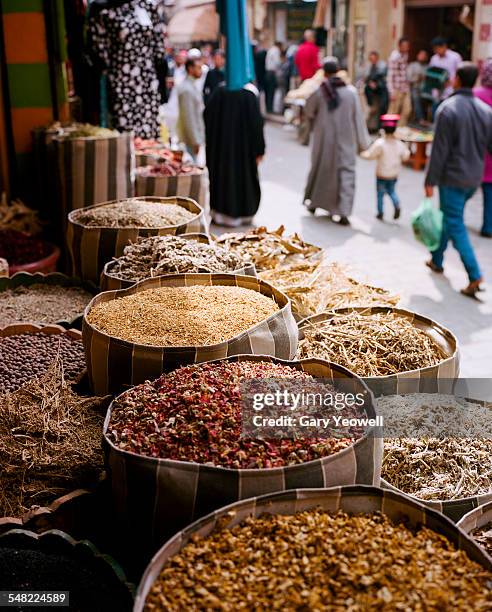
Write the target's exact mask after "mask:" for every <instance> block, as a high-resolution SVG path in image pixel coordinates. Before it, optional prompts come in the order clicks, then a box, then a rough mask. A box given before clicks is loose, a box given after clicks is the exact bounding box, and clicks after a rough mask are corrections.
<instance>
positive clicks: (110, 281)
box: [100, 234, 256, 291]
mask: <svg viewBox="0 0 492 612" xmlns="http://www.w3.org/2000/svg"><path fill="white" fill-rule="evenodd" d="M180 237H181V238H186V240H196V241H197V242H200V243H202V244H211V243H212V240H211V239H210V236H207V235H206V234H183V235H182V236H180ZM111 264H112V262H111V261H108V263H107V264H105V266H104V268H103V271H102V273H101V282H100V285H101V291H115V290H118V289H127V288H128V287H131V286H132V285H134V284H135V283H134V282H133V281H129V280H123V279H121V278H117V277H116V276H114V274H111ZM231 273H232V274H245V275H246V276H256V268H255V265H254V264H251V263H245V264H244V266H242V267H241V268H238V269H237V270H233V271H231ZM159 276H166V275H165V274H161V275H159ZM153 278H155V277H153Z"/></svg>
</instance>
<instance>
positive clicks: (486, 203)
mask: <svg viewBox="0 0 492 612" xmlns="http://www.w3.org/2000/svg"><path fill="white" fill-rule="evenodd" d="M473 93H474V94H475V95H476V96H477V98H479V99H480V100H482V102H485V104H488V105H489V106H492V58H491V57H489V58H488V59H487V60H485V62H484V63H483V66H482V73H481V75H480V87H475V89H474V90H473ZM482 192H483V225H482V231H481V234H482V236H484V238H492V155H490V153H487V156H486V158H485V171H484V173H483V179H482Z"/></svg>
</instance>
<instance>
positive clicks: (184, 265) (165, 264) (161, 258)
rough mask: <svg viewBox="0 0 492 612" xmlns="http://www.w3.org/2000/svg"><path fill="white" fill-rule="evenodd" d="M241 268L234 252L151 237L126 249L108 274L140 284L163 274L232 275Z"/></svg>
mask: <svg viewBox="0 0 492 612" xmlns="http://www.w3.org/2000/svg"><path fill="white" fill-rule="evenodd" d="M241 265H242V263H241V259H240V258H239V257H238V256H237V255H236V254H235V253H232V252H230V251H227V250H226V249H224V248H222V247H220V246H218V245H215V244H207V243H202V242H198V241H197V240H191V239H190V240H188V239H186V238H181V237H180V236H150V237H148V238H139V239H138V240H137V242H135V243H134V244H129V245H128V246H126V247H125V249H124V251H123V255H122V256H121V257H118V258H117V259H115V260H114V261H112V262H111V263H110V264H109V265H108V267H107V270H106V271H107V274H109V275H110V276H113V277H114V278H119V279H122V280H126V281H134V282H137V281H140V280H144V279H145V278H152V277H155V276H162V275H163V274H177V273H185V272H233V271H234V270H238V269H239V268H240V267H241Z"/></svg>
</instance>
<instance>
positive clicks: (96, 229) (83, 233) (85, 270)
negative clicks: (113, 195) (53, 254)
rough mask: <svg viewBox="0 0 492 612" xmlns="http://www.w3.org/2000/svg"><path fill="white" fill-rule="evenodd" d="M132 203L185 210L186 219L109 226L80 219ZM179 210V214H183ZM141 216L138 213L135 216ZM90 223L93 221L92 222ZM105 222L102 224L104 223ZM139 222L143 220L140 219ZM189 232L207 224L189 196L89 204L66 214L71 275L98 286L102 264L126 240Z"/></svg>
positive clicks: (117, 254) (119, 252)
mask: <svg viewBox="0 0 492 612" xmlns="http://www.w3.org/2000/svg"><path fill="white" fill-rule="evenodd" d="M127 202H130V203H132V205H133V203H135V206H143V207H145V205H146V204H150V205H151V206H152V205H154V204H162V205H163V206H164V205H166V206H167V205H169V206H171V207H173V210H177V208H176V207H179V208H180V209H182V212H183V211H184V213H186V218H184V216H183V219H181V220H180V221H178V222H173V223H169V222H166V223H164V222H161V223H160V224H159V222H158V221H156V222H155V223H149V222H146V224H147V225H146V226H145V225H142V224H141V223H140V224H139V223H132V224H130V225H125V224H123V223H122V222H121V221H115V222H114V223H112V224H111V225H109V224H108V222H107V221H102V222H101V224H100V225H97V224H96V223H98V222H97V221H94V222H92V221H91V222H90V223H91V224H89V222H87V221H83V219H84V218H86V217H89V216H90V215H91V214H94V215H97V214H100V213H101V211H104V210H105V209H106V207H113V206H117V205H118V204H126V203H127ZM184 213H183V215H184ZM136 217H137V218H138V217H140V218H141V217H142V215H140V214H139V215H137V216H136ZM92 223H94V224H92ZM104 223H105V224H104ZM142 223H143V222H142ZM193 232H203V233H205V234H207V233H208V223H207V221H206V219H205V215H204V212H203V209H202V208H201V207H200V206H199V205H198V204H197V203H196V202H195V201H193V200H191V199H189V198H132V199H131V200H113V201H112V202H104V203H102V204H97V205H96V206H89V207H87V208H84V209H82V210H76V211H72V212H71V213H69V215H68V231H67V243H68V249H69V252H70V256H71V259H72V274H73V276H78V277H80V278H82V279H83V280H87V281H91V282H93V283H94V284H96V285H98V284H99V281H100V277H101V272H102V270H103V268H104V265H105V264H106V263H107V262H108V261H111V260H112V259H113V258H114V257H120V255H122V254H123V249H124V248H125V246H127V245H128V244H130V242H135V240H136V239H137V238H138V237H139V236H144V237H146V236H157V235H164V234H175V235H181V234H189V233H193Z"/></svg>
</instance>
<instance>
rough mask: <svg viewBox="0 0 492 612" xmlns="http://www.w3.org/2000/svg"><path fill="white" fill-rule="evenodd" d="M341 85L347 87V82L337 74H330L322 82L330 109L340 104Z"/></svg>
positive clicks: (322, 89)
mask: <svg viewBox="0 0 492 612" xmlns="http://www.w3.org/2000/svg"><path fill="white" fill-rule="evenodd" d="M340 87H345V82H344V81H342V79H341V78H340V77H337V76H336V75H334V76H329V77H328V78H327V79H325V80H324V81H323V83H321V91H322V93H323V96H324V98H325V100H326V102H327V104H328V110H329V111H334V110H335V109H336V108H338V105H339V104H340V96H339V95H338V91H337V90H338V89H339V88H340Z"/></svg>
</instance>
